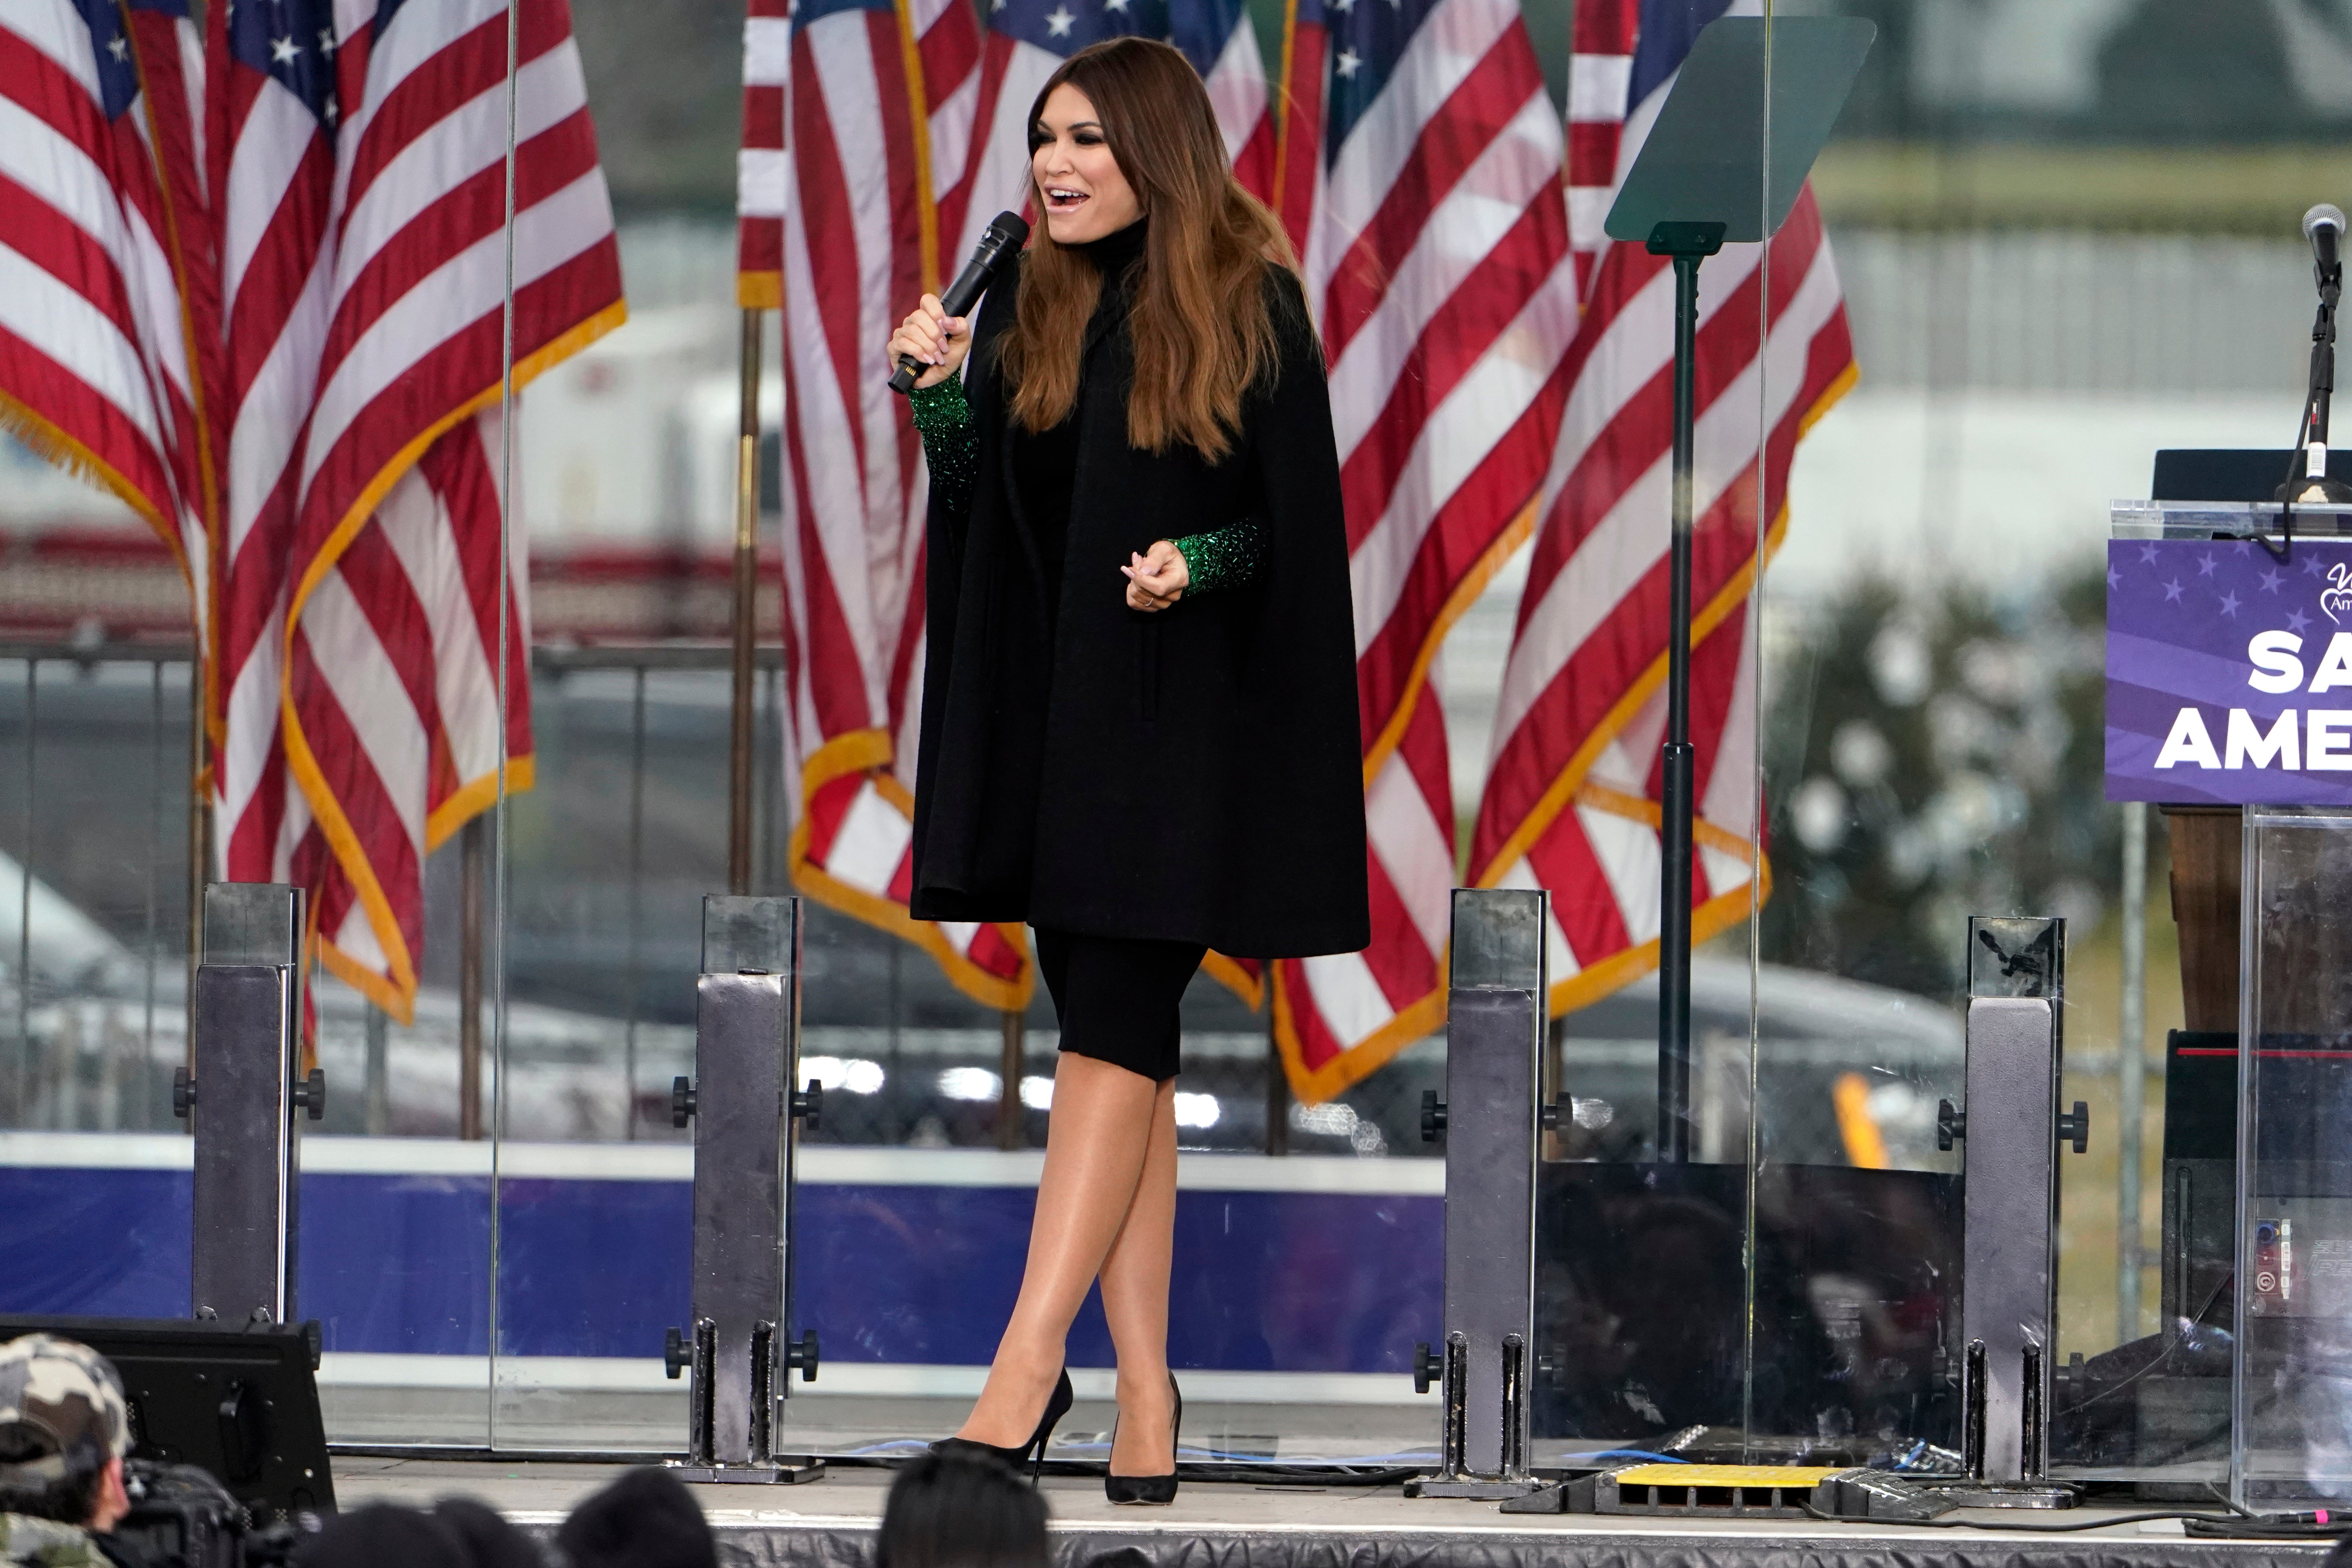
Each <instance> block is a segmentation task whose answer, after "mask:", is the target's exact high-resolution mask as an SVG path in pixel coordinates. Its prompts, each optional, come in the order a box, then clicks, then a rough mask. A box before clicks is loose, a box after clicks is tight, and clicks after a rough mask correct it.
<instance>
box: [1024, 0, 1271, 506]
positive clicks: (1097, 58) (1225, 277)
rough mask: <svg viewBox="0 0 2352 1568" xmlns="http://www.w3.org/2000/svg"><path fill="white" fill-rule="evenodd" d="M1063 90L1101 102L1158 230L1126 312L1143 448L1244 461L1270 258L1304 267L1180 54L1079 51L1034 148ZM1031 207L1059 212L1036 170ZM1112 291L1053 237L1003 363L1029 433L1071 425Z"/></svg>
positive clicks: (1123, 47) (1031, 273)
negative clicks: (1235, 455) (1240, 173)
mask: <svg viewBox="0 0 2352 1568" xmlns="http://www.w3.org/2000/svg"><path fill="white" fill-rule="evenodd" d="M1064 82H1068V83H1069V84H1070V85H1071V86H1073V87H1075V88H1076V89H1078V90H1079V91H1080V92H1083V93H1085V94H1086V95H1087V98H1088V99H1090V100H1093V103H1094V108H1095V117H1096V118H1097V120H1099V121H1101V122H1102V129H1103V139H1104V141H1105V142H1107V143H1108V145H1109V147H1110V151H1111V156H1112V157H1114V158H1116V159H1117V160H1118V167H1119V173H1121V174H1124V175H1126V176H1127V183H1128V184H1130V185H1132V186H1134V187H1135V195H1136V198H1137V200H1138V201H1139V203H1140V205H1141V206H1142V208H1143V216H1144V221H1146V222H1147V223H1149V225H1150V228H1149V229H1148V230H1147V231H1146V234H1145V239H1144V251H1143V263H1142V266H1141V268H1140V269H1139V275H1138V277H1137V279H1136V282H1135V285H1134V288H1135V298H1134V300H1133V302H1132V304H1131V306H1130V308H1129V314H1128V333H1129V339H1130V341H1131V342H1133V343H1134V345H1135V385H1134V389H1133V390H1132V391H1131V392H1130V393H1129V395H1128V400H1127V438H1128V441H1129V445H1131V446H1134V447H1140V448H1142V449H1144V450H1146V451H1150V452H1165V451H1166V450H1168V448H1169V447H1171V446H1174V445H1177V444H1179V443H1181V444H1184V445H1188V446H1192V447H1197V448H1199V450H1200V452H1201V454H1202V456H1203V457H1205V458H1208V459H1210V460H1211V461H1212V462H1214V461H1216V460H1217V459H1219V458H1223V457H1224V455H1225V454H1226V453H1227V452H1228V451H1229V450H1231V449H1232V447H1233V435H1234V431H1235V430H1237V429H1238V428H1239V427H1240V425H1241V408H1242V397H1243V395H1244V394H1245V393H1246V392H1247V391H1248V390H1249V388H1250V386H1251V385H1252V384H1253V383H1255V382H1256V381H1257V379H1258V378H1259V377H1260V376H1261V375H1265V374H1269V373H1270V372H1271V371H1272V369H1273V367H1274V364H1275V361H1276V353H1277V349H1276V342H1275V322H1274V316H1273V312H1272V311H1271V310H1269V309H1268V306H1267V301H1266V291H1265V282H1264V278H1263V273H1264V271H1265V264H1266V263H1267V262H1269V261H1271V262H1274V263H1276V265H1279V266H1283V267H1293V266H1294V265H1295V263H1294V261H1293V258H1292V256H1291V251H1290V242H1289V240H1288V238H1287V237H1285V235H1284V234H1283V232H1282V226H1281V225H1280V224H1279V223H1278V222H1276V220H1275V216H1274V215H1273V214H1272V213H1270V212H1268V211H1266V209H1265V205H1263V204H1261V203H1260V202H1259V201H1258V200H1257V199H1256V198H1255V197H1254V196H1252V195H1250V194H1249V193H1248V192H1247V191H1245V190H1244V189H1243V188H1242V187H1241V184H1240V182H1238V181H1236V180H1235V179H1234V176H1233V172H1232V170H1231V169H1230V168H1229V167H1227V165H1226V163H1225V142H1224V137H1223V134H1222V133H1221V132H1219V131H1218V129H1217V118H1216V112H1215V110H1213V109H1211V108H1210V106H1209V94H1208V92H1207V90H1206V89H1204V88H1202V85H1201V79H1200V77H1199V76H1198V75H1197V74H1195V73H1194V71H1193V69H1192V65H1191V63H1190V62H1188V61H1187V60H1186V59H1185V58H1184V57H1183V55H1182V54H1181V53H1179V52H1178V51H1177V50H1175V49H1173V48H1171V47H1169V46H1168V45H1166V44H1162V43H1155V42H1153V41H1152V40H1150V39H1148V38H1112V39H1110V40H1108V42H1105V43H1099V44H1095V45H1093V46H1091V47H1087V48H1084V49H1081V50H1079V51H1078V52H1077V53H1076V54H1075V55H1072V56H1071V57H1070V58H1068V59H1066V60H1065V61H1063V62H1062V65H1061V68H1060V69H1058V70H1056V71H1055V73H1054V74H1053V75H1052V76H1051V77H1048V78H1047V79H1046V80H1045V88H1044V89H1043V90H1041V91H1040V92H1039V93H1038V94H1037V101H1036V102H1035V104H1034V105H1033V106H1031V108H1030V110H1029V123H1030V126H1031V128H1032V134H1033V135H1034V128H1035V126H1036V124H1037V122H1038V121H1039V120H1041V119H1042V118H1043V117H1044V115H1045V100H1047V99H1048V98H1050V97H1052V96H1053V92H1054V89H1055V88H1057V87H1059V86H1061V85H1062V84H1063V83H1064ZM1030 200H1031V202H1032V203H1033V204H1034V206H1035V208H1036V210H1037V211H1039V212H1043V211H1045V193H1044V192H1042V191H1039V190H1037V189H1036V188H1035V175H1034V173H1033V174H1032V175H1031V195H1030ZM1101 289H1102V274H1101V272H1100V270H1099V269H1097V268H1096V267H1095V265H1094V264H1093V263H1092V262H1091V261H1089V260H1087V259H1086V258H1081V257H1078V256H1074V255H1072V254H1071V252H1070V250H1069V249H1068V247H1064V246H1059V245H1056V244H1055V243H1054V239H1053V237H1052V235H1051V234H1049V233H1048V232H1047V231H1046V226H1045V225H1044V224H1042V223H1041V224H1039V225H1038V226H1037V228H1036V230H1035V237H1034V239H1033V240H1032V241H1031V242H1030V247H1029V255H1028V258H1027V259H1026V260H1025V261H1024V263H1023V265H1022V268H1021V294H1020V304H1019V310H1018V313H1017V315H1016V317H1015V319H1014V321H1013V328H1012V330H1011V331H1008V332H1006V333H1005V335H1004V338H1003V350H1002V357H1001V363H1002V364H1003V369H1004V375H1005V381H1006V384H1007V385H1009V386H1010V387H1012V388H1013V418H1014V419H1016V420H1018V421H1019V422H1020V423H1021V424H1022V425H1023V426H1025V427H1026V428H1028V429H1030V430H1050V429H1052V428H1053V427H1054V426H1056V425H1058V424H1060V423H1061V422H1062V420H1063V419H1064V418H1065V417H1066V416H1067V415H1068V414H1069V412H1070V405H1071V403H1072V402H1073V401H1074V400H1075V399H1076V395H1077V388H1078V353H1079V349H1080V347H1081V344H1082V342H1083V340H1084V338H1085V335H1086V329H1087V320H1088V318H1090V317H1091V316H1092V315H1093V314H1094V310H1095V304H1096V301H1097V298H1098V297H1099V295H1100V293H1101Z"/></svg>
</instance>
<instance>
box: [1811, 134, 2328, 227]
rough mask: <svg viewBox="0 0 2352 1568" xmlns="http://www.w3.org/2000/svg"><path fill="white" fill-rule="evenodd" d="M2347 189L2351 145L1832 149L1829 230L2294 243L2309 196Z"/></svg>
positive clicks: (1826, 209) (1826, 179)
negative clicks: (2110, 233)
mask: <svg viewBox="0 0 2352 1568" xmlns="http://www.w3.org/2000/svg"><path fill="white" fill-rule="evenodd" d="M2347 187H2352V146H2347V145H2346V144H2344V143H2342V142H2334V143H2325V144H2315V145H2304V146H2297V145H2292V144H2289V145H2273V146H2242V147H2227V146H2221V147H2216V146H2179V147H2161V146H2146V145H2137V146H2096V145H2088V146H2084V145H2073V146H2058V145H2048V144H2035V143H2032V142H2015V143H1991V144H1979V145H1976V146H1969V145H1965V144H1948V143H1934V142H1833V143H1832V144H1831V145H1830V146H1829V147H1828V148H1827V149H1826V150H1825V151H1823V153H1822V157H1821V162H1820V163H1817V164H1815V165H1814V168H1813V191H1814V194H1815V195H1817V196H1818V197H1819V199H1820V201H1821V205H1822V216H1823V217H1824V218H1825V219H1826V220H1827V221H1828V222H1829V223H1830V224H1832V226H1868V227H1882V228H1912V229H1969V228H1989V227H1990V228H2075V229H2083V228H2091V229H2127V230H2137V231H2147V232H2165V233H2200V234H2250V235H2261V236H2264V237H2292V236H2293V235H2294V233H2295V227H2296V225H2297V224H2298V223H2299V222H2300V221H2301V219H2302V216H2303V212H2304V209H2305V207H2306V206H2308V205H2310V204H2311V194H2312V193H2313V192H2314V191H2341V190H2344V189H2347Z"/></svg>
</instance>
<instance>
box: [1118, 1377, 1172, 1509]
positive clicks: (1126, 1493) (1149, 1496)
mask: <svg viewBox="0 0 2352 1568" xmlns="http://www.w3.org/2000/svg"><path fill="white" fill-rule="evenodd" d="M1168 1387H1169V1390H1170V1392H1171V1393H1173V1394H1175V1395H1176V1420H1175V1423H1174V1426H1173V1428H1172V1430H1171V1433H1170V1437H1169V1444H1168V1448H1169V1452H1170V1453H1171V1454H1173V1453H1174V1452H1175V1451H1176V1450H1177V1449H1178V1448H1179V1447H1181V1446H1182V1444H1183V1440H1184V1389H1183V1386H1182V1385H1181V1384H1179V1383H1178V1382H1177V1381H1176V1374H1175V1373H1172V1372H1171V1373H1169V1374H1168ZM1110 1440H1111V1444H1112V1446H1113V1447H1117V1446H1118V1425H1117V1423H1113V1424H1112V1426H1111V1433H1110ZM1103 1496H1105V1497H1107V1498H1108V1499H1109V1500H1111V1501H1113V1502H1120V1503H1142V1504H1145V1505H1146V1506H1149V1507H1154V1508H1158V1507H1163V1506H1165V1505H1166V1504H1169V1503H1171V1502H1174V1501H1175V1500H1176V1472H1175V1471H1174V1470H1172V1469H1171V1470H1170V1471H1169V1472H1168V1473H1167V1474H1166V1475H1164V1476H1114V1475H1112V1474H1111V1473H1110V1467H1109V1466H1108V1464H1106V1465H1105V1466H1104V1467H1103Z"/></svg>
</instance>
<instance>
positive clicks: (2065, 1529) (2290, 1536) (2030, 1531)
mask: <svg viewBox="0 0 2352 1568" xmlns="http://www.w3.org/2000/svg"><path fill="white" fill-rule="evenodd" d="M1803 1507H1804V1510H1805V1512H1806V1513H1807V1514H1809V1515H1811V1517H1812V1518H1814V1519H1818V1520H1821V1521H1824V1522H1826V1523H1830V1524H1885V1525H1893V1526H1895V1527H1896V1528H1897V1529H1905V1530H1986V1531H2012V1532H2021V1533H2023V1534H2027V1535H2079V1534H2081V1533H2082V1532H2083V1531H2087V1530H2112V1529H2114V1528H2115V1527H2116V1525H2119V1524H2140V1523H2144V1522H2147V1521H2153V1520H2159V1519H2177V1520H2179V1521H2181V1525H2182V1528H2183V1529H2184V1530H2186V1529H2187V1528H2188V1526H2189V1524H2190V1523H2191V1522H2194V1523H2197V1524H2202V1525H2206V1526H2209V1527H2210V1531H2211V1533H2212V1534H2215V1535H2242V1536H2248V1537H2254V1538H2261V1539H2280V1540H2295V1541H2334V1540H2336V1539H2338V1538H2339V1537H2341V1536H2344V1535H2345V1534H2347V1533H2352V1521H2347V1522H2346V1523H2344V1524H2342V1525H2336V1524H2332V1523H2331V1524H2309V1525H2294V1524H2276V1525H2265V1524H2258V1523H2255V1522H2252V1521H2253V1520H2254V1519H2255V1517H2256V1516H2254V1515H2251V1514H2245V1515H2243V1516H2242V1517H2241V1515H2236V1514H2226V1513H2203V1512H2200V1511H2198V1510H2193V1509H2178V1508H2165V1509H2150V1510H2147V1511H2146V1512H2142V1513H2116V1514H2108V1515H2107V1516H2105V1518H2102V1519H2078V1520H2075V1521H2072V1522H2070V1523H2066V1524H2028V1523H2025V1522H2022V1521H2018V1522H2011V1521H2001V1522H2000V1523H1992V1524H1989V1523H1986V1522H1985V1521H1982V1520H1974V1519H1840V1518H1839V1517H1838V1516H1837V1515H1836V1514H1833V1513H1824V1512H1822V1510H1820V1509H1817V1508H1815V1507H1814V1506H1813V1505H1812V1504H1811V1503H1810V1502H1808V1503H1805V1504H1804V1505H1803ZM1979 1511H1981V1510H1979ZM2197 1533H2199V1534H2200V1535H2201V1534H2204V1533H2206V1531H2198V1532H2197Z"/></svg>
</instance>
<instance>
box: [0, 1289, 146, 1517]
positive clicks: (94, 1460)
mask: <svg viewBox="0 0 2352 1568" xmlns="http://www.w3.org/2000/svg"><path fill="white" fill-rule="evenodd" d="M130 1451H131V1413H130V1406H129V1405H128V1404H126V1403H125V1401H124V1400H123V1397H122V1380H121V1378H120V1377H118V1376H117V1375H116V1374H115V1371H114V1367H113V1364H112V1363H110V1362H109V1361H108V1360H107V1359H106V1358H105V1357H104V1356H102V1355H100V1354H99V1353H98V1352H96V1351H94V1350H92V1349H90V1348H89V1346H88V1345H85V1344H78V1343H76V1342H74V1341H72V1340H66V1339H59V1338H58V1337H57V1336H56V1335H54V1334H26V1335H25V1336H23V1337H22V1338H21V1339H14V1340H10V1341H9V1342H7V1343H5V1344H0V1512H5V1513H14V1514H22V1515H25V1516H27V1517H29V1518H33V1519H46V1520H50V1521H55V1522H57V1523H60V1524H70V1525H79V1526H80V1527H82V1528H83V1529H86V1530H90V1531H96V1532H98V1533H100V1534H104V1533H105V1532H107V1531H110V1530H112V1529H113V1528H114V1527H115V1525H116V1524H118V1523H120V1522H121V1519H122V1516H123V1515H124V1514H125V1513H128V1512H129V1511H130V1510H131V1500H130V1498H129V1496H128V1495H127V1494H126V1493H125V1492H124V1491H123V1488H122V1457H123V1456H124V1455H125V1454H127V1453H129V1452H130Z"/></svg>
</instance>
